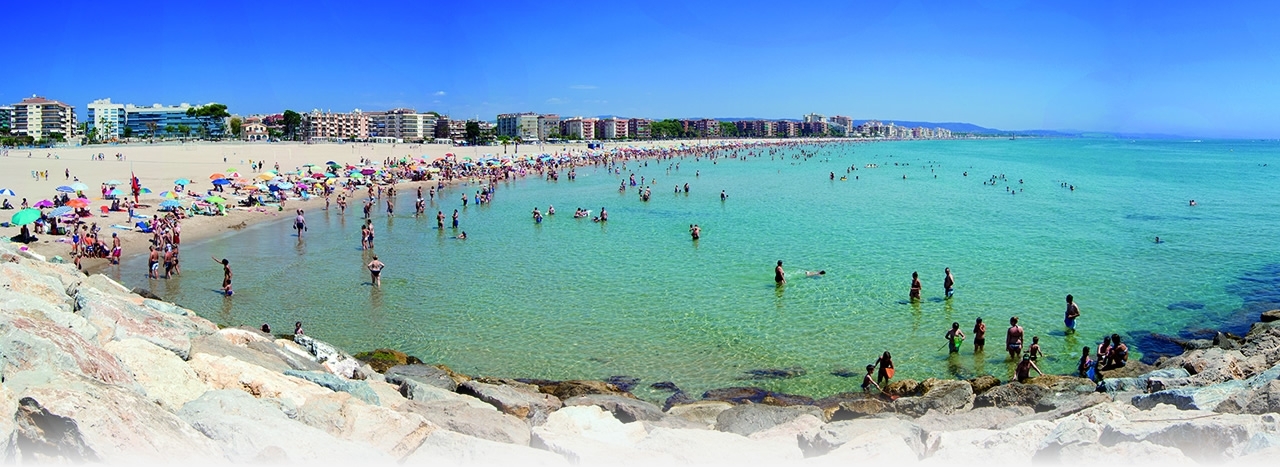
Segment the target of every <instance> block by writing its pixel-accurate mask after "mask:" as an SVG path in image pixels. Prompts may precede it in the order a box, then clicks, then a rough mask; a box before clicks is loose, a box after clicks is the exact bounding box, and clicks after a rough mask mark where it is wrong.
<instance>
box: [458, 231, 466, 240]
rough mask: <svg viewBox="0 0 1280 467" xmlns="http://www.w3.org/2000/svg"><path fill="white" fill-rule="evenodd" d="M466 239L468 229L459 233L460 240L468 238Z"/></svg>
mask: <svg viewBox="0 0 1280 467" xmlns="http://www.w3.org/2000/svg"><path fill="white" fill-rule="evenodd" d="M466 239H467V232H466V231H463V232H462V233H460V234H458V240H466Z"/></svg>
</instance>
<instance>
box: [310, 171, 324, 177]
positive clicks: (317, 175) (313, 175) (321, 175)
mask: <svg viewBox="0 0 1280 467" xmlns="http://www.w3.org/2000/svg"><path fill="white" fill-rule="evenodd" d="M311 178H324V174H323V173H320V172H316V173H313V174H311Z"/></svg>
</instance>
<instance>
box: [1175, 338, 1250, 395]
mask: <svg viewBox="0 0 1280 467" xmlns="http://www.w3.org/2000/svg"><path fill="white" fill-rule="evenodd" d="M1248 358H1249V357H1246V356H1245V355H1244V354H1242V353H1241V352H1240V351H1239V350H1224V349H1221V348H1216V347H1215V348H1210V349H1204V350H1192V351H1189V352H1186V353H1184V354H1182V355H1180V356H1178V357H1174V358H1172V359H1170V360H1169V364H1170V365H1172V364H1175V363H1176V364H1180V366H1181V367H1182V368H1183V369H1185V370H1187V372H1188V373H1190V374H1191V378H1192V380H1193V381H1194V384H1196V385H1198V386H1208V385H1211V384H1216V383H1222V382H1226V381H1231V380H1237V379H1245V378H1247V377H1249V376H1253V375H1254V374H1256V373H1260V372H1261V371H1263V370H1265V369H1266V368H1265V365H1266V363H1265V357H1263V358H1262V359H1257V360H1253V361H1249V360H1248ZM1259 364H1261V365H1263V366H1264V367H1263V368H1255V366H1256V365H1259Z"/></svg>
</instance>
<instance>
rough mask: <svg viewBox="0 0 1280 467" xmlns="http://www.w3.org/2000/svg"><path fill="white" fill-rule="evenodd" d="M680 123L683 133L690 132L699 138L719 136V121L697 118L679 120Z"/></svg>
mask: <svg viewBox="0 0 1280 467" xmlns="http://www.w3.org/2000/svg"><path fill="white" fill-rule="evenodd" d="M680 125H681V126H682V127H683V129H684V131H685V133H692V134H694V135H696V136H697V137H699V138H714V137H716V136H720V121H719V120H715V119H711V118H703V119H698V120H681V121H680Z"/></svg>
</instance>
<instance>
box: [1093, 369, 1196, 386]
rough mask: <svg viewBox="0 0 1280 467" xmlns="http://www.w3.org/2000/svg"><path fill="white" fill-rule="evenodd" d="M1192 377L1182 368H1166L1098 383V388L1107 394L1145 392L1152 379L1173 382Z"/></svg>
mask: <svg viewBox="0 0 1280 467" xmlns="http://www.w3.org/2000/svg"><path fill="white" fill-rule="evenodd" d="M1190 376H1191V374H1190V373H1188V372H1187V370H1185V369H1183V368H1181V367H1176V368H1166V369H1162V370H1156V371H1152V372H1148V373H1145V374H1143V375H1141V376H1137V377H1131V378H1109V379H1105V380H1103V381H1102V382H1101V383H1098V388H1100V389H1101V390H1103V391H1106V392H1126V391H1145V390H1146V389H1147V382H1148V381H1150V380H1152V379H1160V380H1172V379H1180V378H1188V377H1190Z"/></svg>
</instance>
